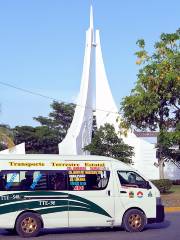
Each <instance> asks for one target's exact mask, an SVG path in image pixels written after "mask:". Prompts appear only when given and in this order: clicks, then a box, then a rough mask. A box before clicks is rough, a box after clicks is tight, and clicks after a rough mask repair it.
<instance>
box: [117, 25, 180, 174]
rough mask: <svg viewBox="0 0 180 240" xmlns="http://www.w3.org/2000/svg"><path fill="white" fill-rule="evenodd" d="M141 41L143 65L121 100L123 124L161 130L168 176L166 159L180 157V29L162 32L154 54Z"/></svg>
mask: <svg viewBox="0 0 180 240" xmlns="http://www.w3.org/2000/svg"><path fill="white" fill-rule="evenodd" d="M137 45H138V46H139V47H140V50H139V51H138V52H136V56H137V57H138V60H137V62H136V63H137V64H139V65H141V69H140V70H139V73H138V75H137V82H136V85H135V87H134V89H133V90H132V91H131V94H130V96H127V97H125V98H124V99H123V101H122V103H121V111H122V112H123V119H124V122H123V126H125V127H126V128H128V127H135V128H138V129H142V130H144V129H150V130H151V131H155V130H158V131H159V135H158V143H157V150H158V153H159V154H158V155H159V160H158V161H159V169H160V178H164V172H163V165H164V161H166V160H167V159H168V160H172V159H173V161H174V160H176V161H179V160H180V158H179V157H178V151H176V152H175V151H174V150H172V151H171V149H173V146H174V145H176V146H178V147H179V145H180V131H179V120H180V75H179V73H180V30H177V31H176V32H175V33H172V34H165V33H163V34H161V36H160V40H159V41H158V42H156V43H155V45H154V51H153V53H152V54H149V53H148V52H147V51H146V50H145V41H144V40H142V39H141V40H138V41H137ZM173 151H174V152H173ZM173 155H175V156H176V157H174V156H173Z"/></svg>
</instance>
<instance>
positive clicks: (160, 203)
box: [156, 197, 162, 205]
mask: <svg viewBox="0 0 180 240" xmlns="http://www.w3.org/2000/svg"><path fill="white" fill-rule="evenodd" d="M156 205H162V201H161V198H160V197H157V198H156Z"/></svg>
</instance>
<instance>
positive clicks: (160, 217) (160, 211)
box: [148, 205, 165, 223]
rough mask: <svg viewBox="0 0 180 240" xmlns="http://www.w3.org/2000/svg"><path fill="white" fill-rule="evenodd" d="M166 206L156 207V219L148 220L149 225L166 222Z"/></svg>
mask: <svg viewBox="0 0 180 240" xmlns="http://www.w3.org/2000/svg"><path fill="white" fill-rule="evenodd" d="M164 217H165V214H164V206H163V205H156V218H148V223H159V222H163V221H164Z"/></svg>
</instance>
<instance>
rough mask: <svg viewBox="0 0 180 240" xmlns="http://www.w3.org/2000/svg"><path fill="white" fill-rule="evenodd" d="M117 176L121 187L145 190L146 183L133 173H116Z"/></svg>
mask: <svg viewBox="0 0 180 240" xmlns="http://www.w3.org/2000/svg"><path fill="white" fill-rule="evenodd" d="M117 174H118V178H119V181H120V183H121V185H122V186H126V187H135V188H147V182H146V181H145V180H144V179H143V178H142V177H141V176H140V175H139V174H137V173H135V172H133V171H117Z"/></svg>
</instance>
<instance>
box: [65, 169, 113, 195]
mask: <svg viewBox="0 0 180 240" xmlns="http://www.w3.org/2000/svg"><path fill="white" fill-rule="evenodd" d="M109 177H110V172H109V171H69V178H68V180H69V181H68V182H69V190H73V191H89V190H94V191H95V190H103V189H105V188H106V187H107V185H108V182H109Z"/></svg>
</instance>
